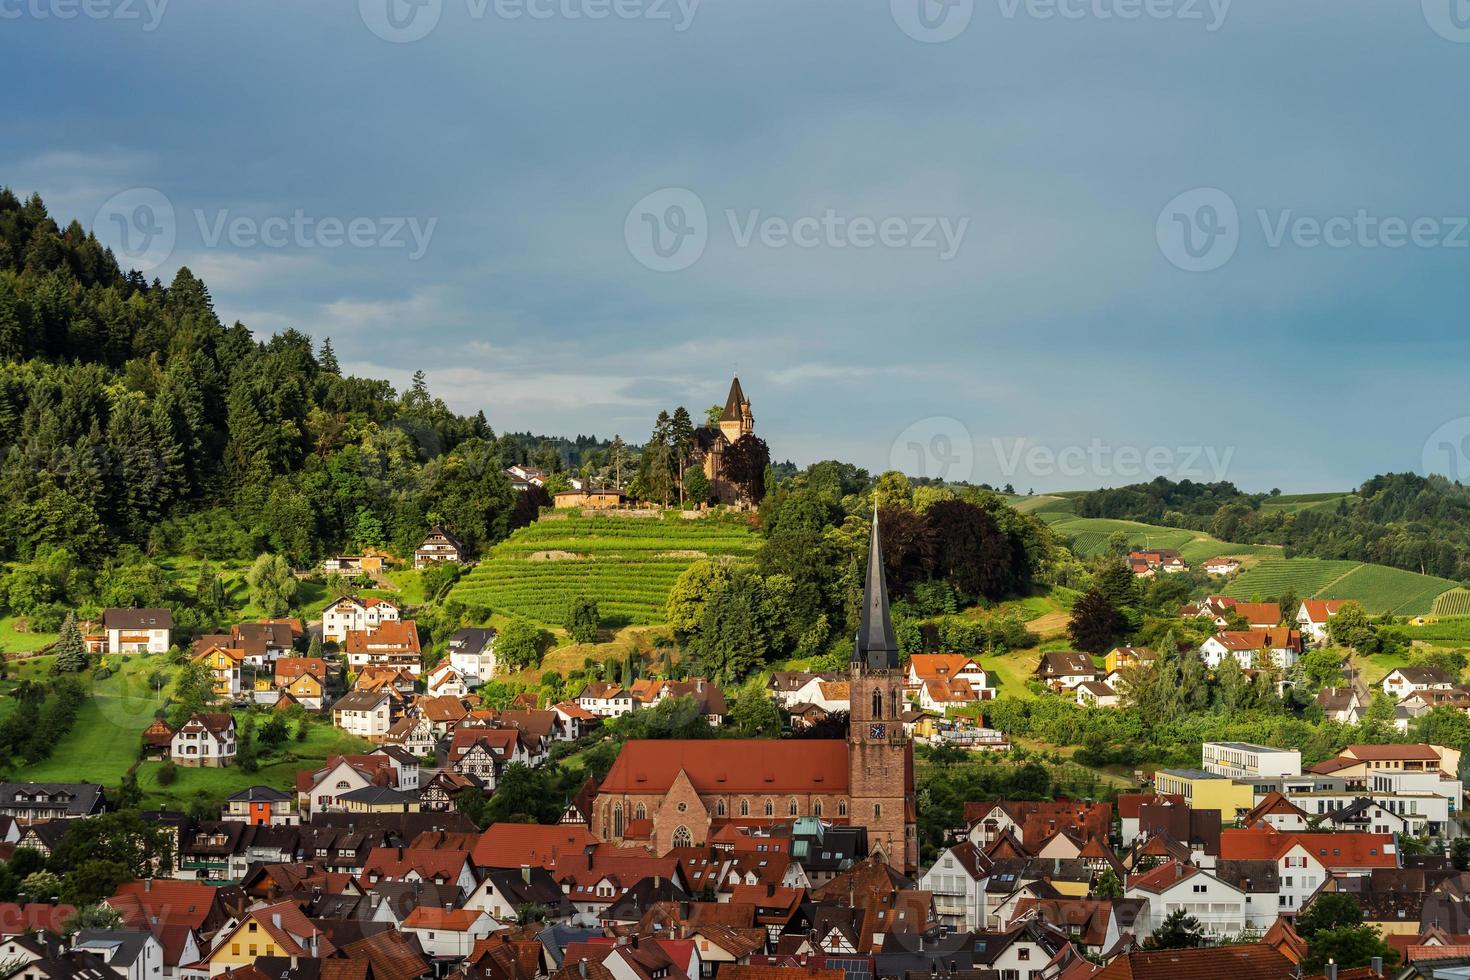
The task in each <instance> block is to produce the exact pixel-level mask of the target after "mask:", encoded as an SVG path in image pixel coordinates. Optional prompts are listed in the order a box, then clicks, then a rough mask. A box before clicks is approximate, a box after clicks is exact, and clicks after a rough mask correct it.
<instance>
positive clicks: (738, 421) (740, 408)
mask: <svg viewBox="0 0 1470 980" xmlns="http://www.w3.org/2000/svg"><path fill="white" fill-rule="evenodd" d="M754 431H755V416H754V415H751V414H750V400H749V399H748V398H746V397H745V392H744V391H742V390H741V388H740V379H739V378H734V379H732V380H731V381H730V394H729V396H728V397H726V398H725V411H724V412H723V413H722V414H721V415H720V432H721V434H723V435H724V437H725V439H726V441H728V442H736V441H738V440H739V439H740V437H741V436H748V435H750V434H751V433H752V432H754Z"/></svg>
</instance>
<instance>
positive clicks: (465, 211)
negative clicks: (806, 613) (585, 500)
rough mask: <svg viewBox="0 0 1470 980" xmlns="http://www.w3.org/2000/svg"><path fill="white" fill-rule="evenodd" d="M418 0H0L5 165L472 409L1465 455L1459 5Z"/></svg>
mask: <svg viewBox="0 0 1470 980" xmlns="http://www.w3.org/2000/svg"><path fill="white" fill-rule="evenodd" d="M390 2H391V3H393V4H394V5H395V6H394V9H393V11H392V13H393V18H392V19H391V20H390V19H389V17H388V14H389V8H388V4H389V3H390ZM417 2H420V3H422V4H423V5H422V6H419V7H413V6H410V5H409V2H408V0H361V2H358V0H321V2H301V0H289V2H286V0H251V2H249V3H242V2H237V3H204V2H199V0H194V2H189V3H186V2H185V0H171V2H167V3H165V2H164V0H151V4H152V6H151V7H150V6H149V3H148V2H145V0H88V4H89V5H90V6H87V7H85V8H83V7H82V3H81V0H0V55H3V56H0V83H3V85H4V89H5V91H6V92H8V93H10V96H11V97H10V98H7V100H6V102H7V107H6V111H5V112H4V113H3V114H0V182H4V183H6V184H9V185H10V186H12V187H14V188H15V189H16V190H17V191H21V192H28V191H30V190H39V191H40V192H41V193H42V194H43V195H44V196H45V198H46V199H47V201H48V204H49V205H50V206H51V208H52V210H53V213H55V214H56V215H57V216H58V217H60V218H63V219H65V218H69V217H71V216H77V217H79V218H80V219H81V220H83V221H84V222H88V223H90V222H92V221H94V220H97V221H98V230H99V233H101V234H103V235H104V237H105V238H109V237H110V240H112V239H115V238H116V236H117V235H118V234H119V232H118V230H117V229H116V228H112V227H108V226H109V225H110V224H111V223H112V216H113V215H116V214H118V213H121V214H122V215H123V220H124V221H125V222H126V221H129V220H132V219H133V216H134V214H135V212H134V210H133V209H134V206H135V204H136V202H137V201H138V200H140V199H142V198H140V197H139V195H140V194H145V193H146V194H148V195H150V196H148V197H147V198H146V200H148V201H151V202H156V201H158V200H159V198H158V197H156V196H152V192H154V191H156V192H157V193H158V195H161V199H162V200H163V201H164V202H166V205H165V206H166V209H167V211H168V212H169V214H170V215H171V216H168V215H165V216H164V218H163V219H161V220H167V222H168V225H169V231H170V232H171V235H172V238H173V244H172V248H171V249H168V250H167V251H166V253H165V254H162V255H159V254H158V251H157V250H155V251H154V252H153V253H151V254H149V255H147V256H146V257H147V259H148V261H149V262H150V263H153V262H155V261H156V262H157V264H156V266H155V267H154V269H153V271H152V274H155V275H160V276H162V277H163V278H164V279H165V280H167V279H168V278H169V277H170V276H171V275H172V273H173V270H174V269H176V268H177V267H178V266H179V265H180V264H187V265H188V266H190V267H191V268H192V269H194V270H195V271H196V272H197V273H199V274H200V275H202V276H203V277H204V278H205V279H206V280H207V281H208V282H209V284H210V286H211V288H212V290H213V293H214V296H215V300H216V305H217V307H218V309H219V311H220V313H221V315H222V316H223V317H225V318H227V319H230V320H233V319H240V320H242V321H243V322H245V323H246V325H247V326H250V327H251V328H253V329H255V330H257V331H262V332H269V331H273V330H278V329H282V328H285V327H288V326H290V327H296V328H298V329H300V330H303V331H306V332H308V333H311V334H313V335H314V336H317V337H322V336H326V335H330V336H331V337H332V338H333V342H334V344H335V346H336V349H337V351H338V354H339V357H340V358H341V360H342V361H343V363H344V365H346V366H348V367H350V368H352V369H353V370H355V371H357V372H359V373H369V374H373V375H376V376H380V377H387V378H390V379H392V380H393V381H395V382H396V383H398V384H400V385H401V384H403V383H405V382H406V381H407V378H408V377H409V375H410V374H411V373H412V371H413V370H414V369H415V368H418V367H421V368H423V369H424V370H425V371H426V372H427V373H428V375H429V380H430V385H431V388H432V389H433V390H434V391H435V392H436V393H437V394H439V395H441V396H443V397H445V398H446V399H447V400H448V401H449V402H450V403H451V404H452V405H454V406H455V407H456V408H458V409H461V410H464V411H473V410H477V409H484V410H485V412H486V415H487V416H488V417H489V419H490V421H491V424H492V425H494V426H495V427H496V428H497V429H505V428H514V429H525V428H531V429H534V430H536V431H545V432H560V433H566V434H574V433H578V432H596V433H598V434H600V435H610V434H612V433H613V432H619V433H621V434H623V435H624V436H625V437H627V438H630V439H633V440H641V439H642V438H643V437H644V436H645V435H646V434H647V430H648V429H649V427H650V424H651V421H652V417H653V415H654V414H655V413H656V412H657V411H658V409H659V408H662V407H665V406H672V405H674V404H678V403H684V404H688V405H689V406H691V407H699V406H704V405H708V404H710V403H712V402H715V401H721V400H723V396H724V392H725V389H726V387H727V386H728V384H729V376H730V373H731V372H732V371H738V372H739V374H740V376H741V379H742V382H743V383H744V385H745V389H746V392H747V393H748V394H749V396H750V397H751V399H752V401H753V403H754V411H755V415H756V420H757V427H758V430H759V431H760V432H761V434H762V435H764V436H765V438H766V439H767V441H768V442H769V443H770V445H771V448H772V452H773V454H774V455H775V456H777V457H778V458H790V459H794V460H796V461H798V462H800V463H807V462H811V461H814V460H817V459H822V458H828V457H838V458H842V459H848V460H851V461H854V462H857V463H859V464H861V465H864V466H867V467H869V468H871V469H874V470H880V469H886V468H888V467H889V466H890V465H893V464H895V463H902V464H903V465H904V466H905V468H907V469H909V470H911V471H918V470H920V469H923V470H924V471H925V472H928V473H931V474H938V473H944V474H945V475H948V476H952V477H969V478H971V479H975V480H988V481H992V482H997V483H1005V482H1012V483H1014V484H1015V485H1016V486H1017V487H1018V488H1019V489H1023V490H1024V489H1026V488H1028V487H1035V488H1036V489H1062V488H1071V487H1086V486H1097V485H1105V484H1114V485H1115V484H1121V483H1127V482H1132V481H1133V480H1135V479H1139V478H1143V479H1146V478H1148V477H1150V476H1152V475H1153V474H1154V473H1156V472H1163V473H1165V474H1166V475H1170V476H1176V477H1177V476H1190V477H1193V478H1196V479H1200V478H1215V477H1217V476H1223V477H1225V478H1228V479H1232V480H1235V481H1236V482H1237V483H1239V484H1241V485H1242V486H1244V487H1247V488H1250V489H1269V488H1270V487H1273V486H1277V487H1281V488H1283V489H1286V490H1297V491H1307V490H1318V489H1335V488H1345V487H1350V486H1353V485H1356V484H1357V483H1358V482H1360V481H1361V480H1362V479H1364V478H1366V477H1367V476H1370V475H1372V474H1373V473H1377V472H1382V471H1387V470H1406V469H1420V470H1422V469H1423V468H1424V467H1425V465H1426V463H1425V456H1426V453H1427V454H1428V455H1429V457H1430V459H1431V461H1435V460H1442V461H1443V462H1444V465H1438V466H1437V467H1436V468H1438V469H1441V470H1445V469H1450V470H1452V471H1454V472H1455V473H1457V474H1458V475H1461V476H1467V477H1470V440H1467V439H1466V438H1465V437H1466V436H1470V422H1467V421H1466V417H1467V416H1470V396H1467V393H1466V384H1465V381H1466V364H1467V358H1466V355H1467V353H1470V350H1467V346H1470V344H1467V338H1466V330H1465V319H1466V316H1465V313H1466V310H1467V309H1470V305H1467V302H1466V301H1467V293H1470V275H1467V274H1466V273H1467V270H1470V231H1467V230H1466V229H1465V225H1466V223H1467V222H1465V220H1464V219H1463V218H1461V217H1460V216H1466V215H1470V184H1467V182H1466V180H1465V172H1466V161H1467V157H1470V130H1467V128H1466V127H1465V126H1464V124H1463V106H1464V105H1465V104H1466V95H1467V89H1470V3H1465V4H1464V7H1465V9H1464V10H1461V11H1458V13H1460V14H1463V15H1464V18H1463V20H1455V19H1452V18H1451V16H1450V15H1451V14H1452V13H1456V11H1453V10H1452V9H1451V7H1450V4H1451V3H1452V2H1453V3H1463V0H1423V3H1422V4H1421V2H1420V0H1396V2H1393V3H1384V2H1382V0H1293V2H1291V3H1283V2H1281V0H1235V2H1233V3H1229V4H1226V3H1225V2H1224V0H1215V2H1214V5H1213V7H1212V6H1211V4H1210V3H1209V2H1208V0H950V2H952V3H953V4H954V6H953V7H949V8H946V7H944V6H941V5H940V3H939V0H891V2H890V0H738V2H737V0H701V2H699V3H697V4H696V3H694V0H682V6H681V5H680V2H679V0H417ZM919 3H923V4H924V5H925V10H924V11H923V13H925V14H926V19H921V18H919V17H918V16H917V15H918V13H920V11H919V10H918V8H917V6H916V5H917V4H919ZM83 9H85V11H87V12H85V13H82V12H80V11H82V10H83ZM74 11H77V12H78V16H75V17H71V18H63V17H62V16H60V15H62V14H66V13H70V12H74ZM532 13H535V14H536V15H537V16H531V14H532ZM602 13H605V14H606V16H602V17H597V16H595V15H597V14H602ZM517 15H519V16H517ZM946 17H948V18H949V19H946ZM966 18H968V19H966ZM1462 23H1463V24H1466V25H1467V26H1466V27H1464V28H1462V27H1461V26H1460V24H1462ZM393 25H400V27H401V29H400V27H394V26H393ZM926 25H927V26H926ZM961 28H962V29H961ZM375 30H376V33H375ZM425 32H426V33H425ZM418 33H423V36H422V37H418V38H417V39H413V40H405V38H406V37H407V36H409V35H414V34H418ZM948 34H953V36H952V37H949V39H948V40H939V37H940V36H942V35H948ZM380 35H381V36H380ZM385 37H387V38H393V39H385ZM145 189H146V190H145ZM671 189H672V190H671ZM1201 189H1204V190H1201ZM119 202H121V204H120V203H119ZM124 205H125V207H124ZM674 206H678V207H680V208H682V210H677V211H676V210H671V208H672V207H674ZM119 208H122V210H121V212H119ZM696 208H697V209H698V210H699V211H702V212H703V215H702V216H701V215H700V214H699V213H698V211H697V210H696ZM1211 209H1213V210H1211ZM162 210H163V209H162V208H155V209H154V210H153V211H151V212H149V214H150V215H154V216H155V217H156V216H158V215H159V214H160V213H161V212H162ZM1231 211H1233V212H1234V213H1233V214H1232V213H1230V212H1231ZM298 213H299V215H300V216H301V218H300V219H299V222H298V223H300V222H309V223H310V224H309V227H308V230H306V231H304V232H301V233H300V234H297V233H288V234H287V235H286V236H285V237H284V238H279V239H277V238H274V237H271V230H272V229H275V230H280V229H281V228H283V227H286V226H288V225H289V222H290V221H291V220H292V218H293V216H295V215H297V214H298ZM1360 215H1361V217H1360ZM272 219H275V221H274V222H272ZM354 221H355V222H357V223H358V224H357V226H356V227H357V229H358V234H357V239H358V241H357V244H342V245H336V246H335V247H329V246H331V245H332V244H333V243H334V242H335V241H337V238H336V237H334V236H333V234H332V232H331V231H330V230H329V229H330V226H331V224H332V222H339V223H340V224H341V226H342V227H344V228H345V227H346V226H348V225H350V224H351V223H353V222H354ZM318 222H325V223H326V226H325V227H323V226H320V225H318ZM150 227H152V225H150ZM412 227H417V228H418V230H419V233H420V238H419V240H418V243H417V244H416V243H415V239H414V238H413V236H412V235H411V234H410V233H409V231H408V229H409V228H412ZM942 229H948V238H946V237H945V235H944V234H943V233H942V231H941V230H942ZM1314 229H1315V230H1314ZM655 230H656V231H658V232H659V233H660V235H661V238H660V241H661V242H662V243H663V245H665V246H670V245H671V244H678V243H682V244H680V245H679V248H678V249H676V250H674V251H673V253H672V255H662V256H661V255H660V254H659V253H658V252H656V251H653V250H651V245H652V237H651V236H652V234H653V232H654V231H655ZM679 230H683V231H687V232H690V233H691V234H689V235H684V236H680V237H674V232H675V231H679ZM261 232H266V233H267V236H266V237H267V238H270V243H269V244H268V243H265V242H262V241H261V240H260V233H261ZM341 234H342V232H341V230H340V229H338V231H337V237H340V236H341ZM1186 234H1187V235H1188V236H1189V240H1188V241H1185V238H1184V236H1185V235H1186ZM1324 234H1326V236H1327V238H1329V239H1330V240H1331V241H1332V242H1333V244H1327V243H1326V242H1325V241H1323V240H1322V237H1323V235H1324ZM640 235H642V236H643V237H642V238H640ZM662 236H668V237H662ZM1410 238H1412V240H1409V239H1410ZM798 241H799V242H800V243H801V244H797V242H798ZM689 243H692V245H690V244H689ZM116 244H118V245H119V246H121V244H122V243H121V242H116ZM686 246H687V247H686ZM691 248H692V251H690V250H689V249H691ZM419 251H421V252H422V254H421V255H419V254H417V253H418V252H419ZM664 251H665V252H668V251H669V249H668V248H665V249H664ZM650 266H652V268H651V267H650ZM665 266H677V268H663V267H665ZM1181 266H1183V267H1181ZM1191 266H1208V267H1209V268H1208V271H1191V268H1190V267H1191ZM1018 447H1019V448H1018ZM1426 447H1427V448H1426Z"/></svg>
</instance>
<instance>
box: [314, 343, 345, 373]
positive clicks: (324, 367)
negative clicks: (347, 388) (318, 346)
mask: <svg viewBox="0 0 1470 980" xmlns="http://www.w3.org/2000/svg"><path fill="white" fill-rule="evenodd" d="M316 362H317V367H318V369H319V370H320V371H321V372H322V373H323V374H337V375H340V374H341V373H342V369H341V368H340V367H338V366H337V352H336V351H334V350H333V349H332V338H331V337H328V338H326V339H325V340H323V341H322V351H321V353H320V354H318V355H317V359H316Z"/></svg>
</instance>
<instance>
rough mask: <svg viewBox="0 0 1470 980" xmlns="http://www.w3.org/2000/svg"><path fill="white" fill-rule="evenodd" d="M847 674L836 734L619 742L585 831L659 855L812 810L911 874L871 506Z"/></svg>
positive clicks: (897, 682)
mask: <svg viewBox="0 0 1470 980" xmlns="http://www.w3.org/2000/svg"><path fill="white" fill-rule="evenodd" d="M736 390H738V382H737V389H736ZM848 677H849V683H850V686H851V695H852V711H851V714H850V717H849V723H848V734H847V739H846V740H845V741H837V740H797V739H783V740H770V739H709V740H687V741H674V740H670V741H631V742H628V743H626V744H625V745H624V746H623V748H622V751H621V752H620V753H619V754H618V758H617V761H616V762H615V763H614V764H613V767H612V769H611V770H610V771H609V772H608V774H607V778H606V779H604V780H603V781H602V785H601V786H600V787H599V788H598V790H597V795H596V797H595V799H594V800H593V803H592V808H591V824H592V832H593V833H594V834H595V835H597V836H598V837H600V838H602V839H603V840H607V841H613V842H616V843H620V844H628V845H645V846H649V847H651V848H653V850H654V852H655V853H657V854H664V853H667V852H668V850H669V849H670V848H674V847H689V846H691V845H696V844H703V843H705V842H707V841H710V840H711V839H713V838H714V836H715V835H716V834H717V833H718V832H719V831H720V830H721V829H722V828H724V827H726V826H729V825H734V826H736V827H752V828H754V827H761V826H765V825H769V824H773V823H778V822H786V821H790V820H792V819H794V818H796V817H817V818H819V819H821V820H825V821H828V822H830V823H836V824H850V825H856V826H861V827H865V828H867V832H868V847H869V851H870V853H872V854H873V855H875V856H879V857H881V858H882V859H883V860H885V861H887V862H888V863H889V864H890V865H892V866H893V867H894V868H896V869H897V870H899V871H901V872H902V873H904V874H913V873H915V872H916V871H917V869H918V864H919V839H918V832H917V828H916V825H915V822H916V819H917V813H916V810H915V806H914V748H913V743H912V741H911V740H910V739H909V737H908V735H907V734H906V733H905V732H904V727H903V721H902V713H903V708H904V699H903V681H904V678H903V672H902V671H901V670H900V668H899V662H898V642H897V640H896V638H895V637H894V633H893V622H892V620H891V618H890V616H889V611H888V587H887V583H886V581H885V578H884V575H883V560H882V556H881V552H880V549H879V530H878V517H877V514H876V513H875V514H874V515H873V528H872V533H871V536H870V539H869V542H868V568H867V577H866V581H865V582H864V587H863V609H862V621H861V626H860V627H859V629H858V634H857V640H856V642H855V644H854V646H853V653H852V660H851V662H850V663H849V664H848Z"/></svg>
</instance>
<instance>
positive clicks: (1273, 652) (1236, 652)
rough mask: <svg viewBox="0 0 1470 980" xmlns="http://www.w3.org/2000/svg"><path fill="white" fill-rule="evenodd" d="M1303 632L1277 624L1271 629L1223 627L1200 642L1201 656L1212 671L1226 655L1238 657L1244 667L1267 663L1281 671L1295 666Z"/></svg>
mask: <svg viewBox="0 0 1470 980" xmlns="http://www.w3.org/2000/svg"><path fill="white" fill-rule="evenodd" d="M1301 646H1302V644H1301V634H1300V633H1298V632H1297V631H1296V630H1294V629H1288V628H1287V627H1284V626H1276V627H1272V628H1270V629H1249V630H1221V631H1220V632H1219V633H1216V634H1215V635H1214V636H1212V637H1210V638H1209V639H1207V640H1205V642H1203V643H1201V644H1200V647H1199V652H1200V656H1201V657H1203V658H1204V661H1205V664H1206V665H1207V666H1208V667H1209V668H1210V669H1211V670H1218V669H1219V667H1220V665H1221V664H1222V663H1224V662H1225V658H1226V657H1233V658H1235V661H1236V663H1238V664H1240V667H1241V669H1242V670H1254V669H1256V668H1257V667H1260V666H1263V665H1264V664H1265V663H1266V662H1268V661H1269V662H1270V663H1272V664H1275V665H1276V666H1277V667H1279V668H1280V669H1282V670H1289V669H1291V668H1292V667H1293V666H1295V665H1296V662H1297V660H1298V658H1300V656H1301Z"/></svg>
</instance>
